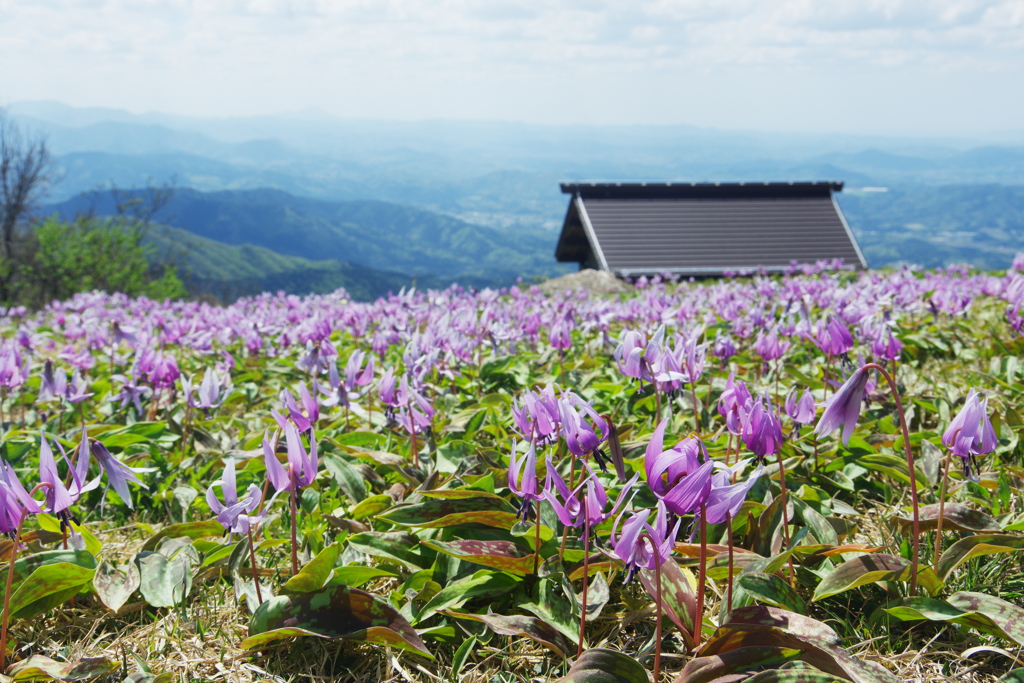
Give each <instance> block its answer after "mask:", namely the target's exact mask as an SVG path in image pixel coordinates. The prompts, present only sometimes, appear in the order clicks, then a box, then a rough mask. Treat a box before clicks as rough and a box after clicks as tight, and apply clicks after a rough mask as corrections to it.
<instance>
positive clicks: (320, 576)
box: [281, 543, 341, 593]
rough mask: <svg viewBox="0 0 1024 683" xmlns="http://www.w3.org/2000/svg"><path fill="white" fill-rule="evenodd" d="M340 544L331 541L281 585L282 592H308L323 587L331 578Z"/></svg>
mask: <svg viewBox="0 0 1024 683" xmlns="http://www.w3.org/2000/svg"><path fill="white" fill-rule="evenodd" d="M340 552H341V545H339V544H338V543H332V544H331V545H329V546H327V547H326V548H324V549H323V550H321V551H320V552H319V553H318V554H317V556H316V557H314V558H313V559H312V560H310V561H309V562H307V563H306V564H305V565H304V566H303V567H302V569H300V570H299V573H298V574H296V575H295V576H293V577H291V578H290V579H288V581H287V582H285V584H284V586H282V587H281V592H282V593H310V592H312V591H318V590H320V589H321V588H323V587H324V586H325V585H326V584H327V582H328V581H330V580H331V576H332V573H333V571H334V564H335V562H337V561H338V554H339V553H340Z"/></svg>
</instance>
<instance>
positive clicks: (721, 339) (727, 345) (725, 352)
mask: <svg viewBox="0 0 1024 683" xmlns="http://www.w3.org/2000/svg"><path fill="white" fill-rule="evenodd" d="M714 353H715V356H716V357H717V358H718V359H719V360H722V361H725V360H729V359H730V358H732V357H733V356H735V355H736V344H735V343H734V342H733V340H732V336H731V335H729V334H726V335H723V334H722V331H721V330H718V332H716V333H715V345H714Z"/></svg>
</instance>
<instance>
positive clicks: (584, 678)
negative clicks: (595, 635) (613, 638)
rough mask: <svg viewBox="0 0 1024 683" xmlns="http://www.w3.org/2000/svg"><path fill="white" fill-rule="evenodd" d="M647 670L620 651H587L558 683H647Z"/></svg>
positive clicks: (600, 649) (592, 649)
mask: <svg viewBox="0 0 1024 683" xmlns="http://www.w3.org/2000/svg"><path fill="white" fill-rule="evenodd" d="M648 680H649V679H648V677H647V670H646V669H644V667H643V666H642V665H641V664H640V662H638V661H636V660H635V659H633V658H632V657H630V656H629V655H627V654H626V653H624V652H619V651H618V650H608V649H606V648H603V647H595V648H591V649H589V650H585V651H584V652H583V654H582V655H580V657H579V659H577V660H576V661H575V662H574V663H573V665H572V667H570V669H569V671H568V672H567V673H566V674H565V676H563V677H562V678H559V679H558V683H647V682H648Z"/></svg>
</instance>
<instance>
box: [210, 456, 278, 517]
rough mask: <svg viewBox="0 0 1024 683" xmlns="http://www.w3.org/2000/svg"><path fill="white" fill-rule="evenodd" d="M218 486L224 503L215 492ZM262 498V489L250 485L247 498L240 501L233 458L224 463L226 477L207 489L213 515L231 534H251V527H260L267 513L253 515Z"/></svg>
mask: <svg viewBox="0 0 1024 683" xmlns="http://www.w3.org/2000/svg"><path fill="white" fill-rule="evenodd" d="M218 486H219V487H220V490H221V493H222V495H223V496H224V502H223V503H221V502H220V500H219V499H218V498H217V494H216V493H215V492H214V488H215V487H218ZM262 498H263V492H262V491H260V487H259V486H256V484H249V491H248V492H247V494H246V496H245V498H243V499H241V500H239V499H238V488H237V485H236V484H235V461H234V460H233V459H231V458H227V459H226V460H225V461H224V475H223V476H222V477H221V478H220V479H218V480H217V481H215V482H213V483H212V484H210V487H209V488H208V489H206V502H207V504H208V505H209V506H210V510H212V511H213V514H214V515H216V516H217V521H218V522H220V523H221V525H223V527H224V528H225V529H227V530H228V531H229V532H235V533H242V534H245V533H248V532H249V528H250V526H252V525H259V523H260V521H261V520H262V519H263V516H264V515H265V514H266V512H263V513H261V514H258V515H252V514H251V513H252V511H253V510H255V509H256V508H257V507H258V506H259V504H260V501H261V500H262Z"/></svg>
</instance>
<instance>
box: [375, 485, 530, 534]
mask: <svg viewBox="0 0 1024 683" xmlns="http://www.w3.org/2000/svg"><path fill="white" fill-rule="evenodd" d="M473 493H480V494H483V493H484V492H482V491H481V492H475V491H474V492H473ZM377 519H381V520H384V521H385V522H390V523H391V524H397V525H399V526H411V527H419V528H423V529H435V528H439V527H446V526H454V525H456V524H484V525H487V526H493V527H497V528H499V529H511V528H512V527H514V526H515V524H516V511H515V508H514V507H512V505H511V504H510V503H509V502H508V501H506V500H505V499H504V498H501V497H499V496H492V495H491V494H484V495H474V496H473V497H470V498H452V499H443V498H440V499H439V498H428V499H426V500H424V501H423V502H420V503H414V504H412V505H399V506H396V507H393V508H391V509H390V510H388V511H387V512H384V513H383V514H380V515H377Z"/></svg>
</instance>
